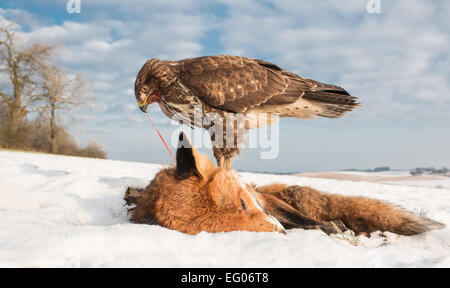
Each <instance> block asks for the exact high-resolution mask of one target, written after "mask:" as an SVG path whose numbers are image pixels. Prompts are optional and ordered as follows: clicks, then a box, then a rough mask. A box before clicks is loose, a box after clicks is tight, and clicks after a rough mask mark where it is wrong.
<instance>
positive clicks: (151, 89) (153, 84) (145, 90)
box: [134, 60, 161, 112]
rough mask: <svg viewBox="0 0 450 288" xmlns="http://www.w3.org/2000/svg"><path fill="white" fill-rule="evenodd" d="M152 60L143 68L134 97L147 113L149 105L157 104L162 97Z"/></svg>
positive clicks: (136, 82)
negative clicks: (153, 70) (152, 67)
mask: <svg viewBox="0 0 450 288" xmlns="http://www.w3.org/2000/svg"><path fill="white" fill-rule="evenodd" d="M151 64H152V63H151V60H149V61H147V62H146V63H145V64H144V66H142V68H141V70H140V71H139V73H138V75H137V76H136V81H135V82H134V95H135V97H136V100H137V102H138V105H139V109H141V111H142V112H147V107H148V105H150V104H152V103H153V102H157V101H158V100H159V97H160V95H161V93H160V91H159V86H160V85H159V80H158V79H157V78H156V77H154V76H153V74H152V69H151Z"/></svg>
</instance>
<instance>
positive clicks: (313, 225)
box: [259, 193, 345, 234]
mask: <svg viewBox="0 0 450 288" xmlns="http://www.w3.org/2000/svg"><path fill="white" fill-rule="evenodd" d="M259 198H260V199H261V200H262V201H263V202H264V210H265V212H267V213H268V214H270V215H272V216H274V217H275V218H276V219H277V220H278V221H279V222H280V223H281V225H283V227H284V228H286V229H293V228H301V229H321V230H322V231H324V232H325V233H327V234H333V233H336V232H337V230H336V228H335V226H334V225H333V224H331V223H330V222H326V221H320V220H317V219H313V218H310V217H308V216H306V215H304V214H302V213H301V211H299V210H297V209H295V208H294V207H292V206H291V205H289V204H287V203H286V202H285V201H282V200H280V199H279V198H277V197H275V196H274V195H271V194H270V193H267V194H262V193H261V194H259ZM335 225H336V226H337V227H338V228H339V229H340V230H345V226H344V225H343V224H342V222H340V221H336V222H335Z"/></svg>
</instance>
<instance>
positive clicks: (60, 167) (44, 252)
mask: <svg viewBox="0 0 450 288" xmlns="http://www.w3.org/2000/svg"><path fill="white" fill-rule="evenodd" d="M160 168H161V166H160V165H153V164H144V163H133V162H121V161H112V160H98V159H86V158H77V157H66V156H54V155H44V154H34V153H20V152H8V151H0V267H49V266H50V267H117V266H120V267H122V266H126V267H230V266H232V267H450V257H449V256H450V229H449V228H448V227H447V228H445V229H443V230H439V231H432V232H428V233H426V234H422V235H417V236H412V237H405V236H398V235H395V234H392V233H385V235H386V236H387V237H386V238H385V237H382V236H380V235H379V233H377V232H374V233H373V234H372V237H371V238H365V237H362V236H360V237H357V239H356V240H357V241H358V245H357V246H353V245H352V244H350V243H349V242H348V241H345V240H341V239H338V237H328V236H327V235H325V234H324V233H322V232H321V231H314V230H309V231H306V230H298V229H297V230H290V231H288V233H287V235H283V234H280V233H255V232H232V233H218V234H209V233H204V232H203V233H200V234H198V235H195V236H191V235H186V234H182V233H180V232H177V231H172V230H168V229H165V228H162V227H159V226H151V225H138V224H131V223H130V222H129V221H128V219H129V216H128V215H127V207H126V206H124V201H123V196H124V192H125V189H126V187H127V186H129V185H130V186H135V187H144V186H145V185H146V184H148V183H149V181H150V180H151V179H152V178H153V176H154V175H155V173H156V172H157V171H158V170H159V169H160ZM241 175H242V177H243V179H244V181H245V182H253V183H256V184H258V185H263V184H267V183H271V182H275V181H277V182H283V183H287V184H298V185H308V186H311V187H314V188H317V189H320V190H323V191H327V192H331V193H339V194H343V195H362V196H367V197H372V198H377V199H383V200H388V201H390V202H392V203H394V204H398V205H401V206H403V207H405V208H407V209H408V210H410V211H413V212H417V213H425V215H427V216H428V217H430V218H432V219H434V220H437V221H440V222H442V223H445V224H446V225H447V226H449V225H450V188H448V186H446V187H443V186H440V188H431V187H435V185H431V184H430V183H428V184H430V185H425V186H429V187H418V186H424V185H410V183H398V182H397V183H395V185H392V184H385V183H383V184H381V183H369V182H350V181H338V180H330V179H318V178H306V177H296V176H275V175H274V176H272V175H266V174H264V175H262V174H251V173H241ZM400 184H401V185H400ZM442 187H443V188H442Z"/></svg>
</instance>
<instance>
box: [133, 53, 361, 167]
mask: <svg viewBox="0 0 450 288" xmlns="http://www.w3.org/2000/svg"><path fill="white" fill-rule="evenodd" d="M134 92H135V96H136V99H137V101H138V105H139V108H140V109H141V110H142V111H143V112H146V110H147V106H148V105H149V104H151V103H153V102H157V103H158V104H159V106H160V108H161V110H162V111H163V113H164V114H165V115H167V116H168V117H169V118H171V119H174V120H177V121H181V120H184V121H181V122H182V123H184V124H187V125H190V126H191V127H192V126H198V127H203V128H205V129H208V131H209V132H210V135H211V140H212V142H213V153H214V157H215V158H216V160H217V164H218V166H219V167H224V166H226V167H230V164H231V159H232V158H233V157H234V156H235V155H237V154H238V153H239V143H238V140H237V139H238V137H237V130H238V129H237V128H236V127H234V128H233V129H230V130H232V131H234V132H233V135H228V137H233V138H232V139H233V141H231V143H232V145H229V143H230V142H226V140H227V135H226V131H227V129H226V128H225V127H224V126H226V125H227V123H228V122H227V121H226V120H225V119H226V117H227V116H228V115H230V113H231V115H235V114H237V113H242V115H244V116H245V119H246V122H245V125H244V126H243V127H242V125H241V126H240V128H244V129H245V131H247V130H248V129H251V128H256V127H261V126H262V125H263V124H261V121H258V119H259V118H258V116H259V115H260V114H266V115H268V114H271V113H275V114H277V115H279V117H294V118H299V119H314V118H315V117H316V116H321V117H327V118H339V117H342V116H343V115H344V114H345V113H346V112H348V111H352V110H353V109H355V108H357V107H359V106H360V104H359V103H357V102H356V101H357V99H358V98H356V97H354V96H351V95H350V94H349V93H348V92H347V91H346V90H345V89H343V88H341V87H338V86H334V85H329V84H323V83H320V82H318V81H315V80H311V79H307V78H303V77H300V76H298V75H297V74H295V73H292V72H290V71H288V70H284V69H282V68H280V67H278V66H277V65H275V64H273V63H270V62H267V61H264V60H258V59H253V58H246V57H240V56H230V55H218V56H204V57H197V58H188V59H183V60H179V61H163V60H159V59H151V60H148V61H147V62H145V64H144V65H143V66H142V68H141V70H140V71H139V73H138V75H137V77H136V81H135V85H134ZM196 113H200V114H201V115H217V116H216V118H218V119H219V121H223V122H222V125H223V126H222V127H223V129H221V130H220V131H221V132H217V130H216V129H210V128H211V125H212V124H211V122H213V121H204V120H202V119H200V121H198V118H196V117H195V115H196ZM180 115H183V116H180ZM255 116H256V117H255ZM180 117H181V118H183V117H184V118H186V119H181V120H180ZM196 119H197V120H196ZM215 120H216V122H217V119H215ZM216 122H215V123H216ZM233 123H234V122H233ZM233 125H234V124H233ZM269 125H270V123H269ZM235 126H239V125H235ZM211 131H212V132H211ZM218 133H222V135H216V134H218ZM218 139H219V140H218ZM217 140H218V141H217ZM220 144H222V145H220ZM226 144H228V145H226Z"/></svg>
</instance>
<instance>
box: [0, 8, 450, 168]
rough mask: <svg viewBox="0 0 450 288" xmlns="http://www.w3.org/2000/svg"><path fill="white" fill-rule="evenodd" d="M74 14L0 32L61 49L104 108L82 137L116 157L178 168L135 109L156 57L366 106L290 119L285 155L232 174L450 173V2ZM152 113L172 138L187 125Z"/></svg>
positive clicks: (17, 14)
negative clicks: (244, 71) (248, 60)
mask: <svg viewBox="0 0 450 288" xmlns="http://www.w3.org/2000/svg"><path fill="white" fill-rule="evenodd" d="M66 2H67V1H64V0H61V1H57V0H42V1H11V0H6V1H5V0H3V1H2V2H1V3H0V9H1V10H0V21H15V22H17V23H19V25H20V26H19V27H18V31H19V32H20V33H21V35H22V36H23V38H24V40H25V42H27V43H31V42H33V41H37V40H39V41H45V42H47V43H55V44H59V45H60V47H61V48H60V49H59V51H58V52H57V55H56V58H55V59H56V61H57V62H58V63H59V64H60V65H63V66H65V67H66V68H67V69H68V71H73V72H77V73H81V74H83V75H84V76H85V79H86V80H87V81H88V84H89V87H90V92H91V94H92V95H93V96H95V98H96V103H95V105H94V106H93V107H92V109H90V110H89V111H88V110H83V111H81V112H80V114H79V115H77V117H76V121H75V126H74V128H73V133H74V134H77V135H79V137H78V139H79V141H81V142H85V141H86V139H88V138H93V139H96V140H98V141H99V142H100V143H101V144H102V145H103V146H104V148H105V149H106V151H107V152H108V154H109V157H110V158H112V159H120V160H132V161H144V162H153V163H169V162H170V157H169V155H168V153H167V152H165V151H164V150H163V149H164V147H163V146H162V144H161V142H160V140H159V138H158V137H157V135H156V133H155V132H154V131H153V129H152V127H151V126H150V124H149V123H148V120H147V119H146V118H145V115H144V114H143V113H141V112H140V111H139V110H138V109H137V105H136V103H135V100H134V95H133V82H134V78H135V76H136V74H137V72H138V70H139V68H140V67H141V66H142V64H143V63H144V62H145V60H146V59H150V58H164V59H171V60H172V59H181V58H186V57H194V56H201V55H213V54H235V55H242V56H247V57H254V58H260V59H265V60H268V61H271V62H274V63H276V64H278V65H279V66H281V67H283V68H285V69H289V70H291V71H294V72H296V73H298V74H299V75H301V76H305V77H309V78H313V79H316V80H319V81H322V82H326V83H331V84H336V85H340V86H342V87H344V88H346V89H347V90H348V91H349V92H351V93H352V94H353V95H355V96H358V97H360V99H361V100H360V101H361V103H362V105H363V106H362V108H360V109H358V110H357V111H355V112H352V113H349V114H348V115H346V116H345V117H344V118H342V119H318V120H313V121H311V120H296V119H282V120H281V122H280V155H279V157H278V158H276V159H273V160H260V159H259V152H260V151H259V150H257V149H247V150H245V151H244V152H243V153H242V155H241V157H239V158H238V159H237V160H235V161H234V162H233V167H234V168H236V169H240V170H252V171H326V170H338V169H345V168H373V167H376V166H384V165H389V166H391V167H395V168H400V169H408V168H412V167H416V166H437V167H440V166H450V148H449V147H450V129H449V124H450V113H449V111H450V93H449V89H450V81H449V80H450V58H449V54H448V53H449V52H448V51H450V45H449V44H450V39H449V37H450V33H449V32H450V31H449V29H450V28H449V27H450V20H449V19H448V18H449V17H448V15H450V1H445V0H437V1H421V0H396V1H386V0H381V9H382V10H381V13H380V14H369V13H367V11H366V4H367V0H330V1H313V0H311V1H294V0H285V1H268V0H265V1H244V0H239V1H237V0H236V1H235V0H231V1H206V0H203V1H193V0H188V1H176V0H168V1H162V0H158V1H137V0H131V1H119V0H108V1H107V0H81V13H80V14H69V13H67V12H66ZM1 19H3V20H1ZM150 111H151V112H150V113H151V115H152V117H153V119H154V121H155V122H157V125H158V127H159V128H160V130H161V132H162V133H163V135H165V137H166V138H170V135H171V132H172V131H174V130H175V129H177V127H176V126H174V125H171V123H170V121H169V120H168V119H167V118H166V117H165V116H164V115H163V114H162V113H161V112H160V109H159V107H156V106H155V107H151V108H150ZM204 152H208V151H207V150H205V151H204Z"/></svg>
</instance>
